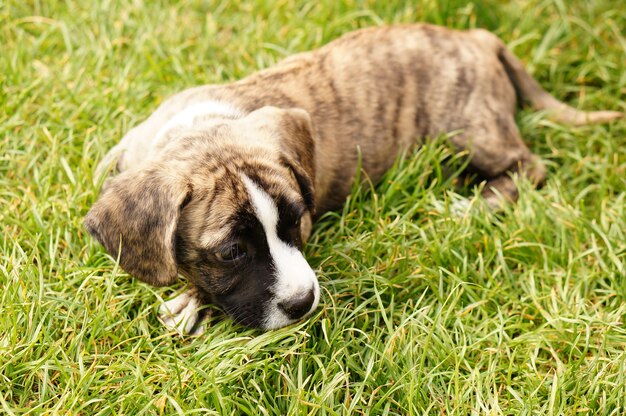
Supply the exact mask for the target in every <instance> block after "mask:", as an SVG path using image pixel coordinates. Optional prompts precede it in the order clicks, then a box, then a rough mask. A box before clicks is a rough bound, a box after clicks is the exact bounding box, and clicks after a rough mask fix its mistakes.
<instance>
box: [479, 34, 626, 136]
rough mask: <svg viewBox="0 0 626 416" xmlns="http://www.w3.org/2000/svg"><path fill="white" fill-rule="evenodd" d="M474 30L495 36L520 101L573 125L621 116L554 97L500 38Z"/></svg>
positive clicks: (620, 115)
mask: <svg viewBox="0 0 626 416" xmlns="http://www.w3.org/2000/svg"><path fill="white" fill-rule="evenodd" d="M475 33H476V34H477V35H479V36H480V37H481V40H486V39H485V37H487V36H489V37H490V39H489V40H490V41H491V42H493V41H494V40H495V42H496V44H495V46H496V48H497V49H496V50H497V54H498V58H499V60H500V62H501V63H502V65H503V66H504V69H505V70H506V73H507V75H508V77H509V79H510V80H511V83H512V84H513V86H514V87H515V92H516V94H517V99H518V100H519V101H520V104H522V103H524V102H529V103H530V105H531V106H532V108H534V109H536V110H547V111H548V112H549V113H550V117H551V118H553V119H554V120H555V121H558V122H562V123H567V124H572V125H575V126H581V125H584V124H592V123H606V122H608V121H610V120H615V119H618V118H621V117H624V113H621V112H619V111H580V110H577V109H575V108H574V107H571V106H569V105H567V104H565V103H564V102H561V101H559V100H557V99H556V98H554V97H553V96H552V95H550V94H549V93H548V92H547V91H546V90H544V89H543V88H541V85H539V83H538V82H537V81H535V79H534V78H533V77H532V76H531V75H530V74H529V73H528V72H526V69H525V68H524V65H523V64H522V62H521V61H520V60H519V59H518V58H517V57H516V56H515V55H514V54H513V53H512V52H511V51H509V50H508V49H507V47H506V45H504V43H503V42H502V41H501V40H500V39H499V38H497V37H496V36H495V35H493V34H491V33H489V32H487V31H484V30H476V31H475Z"/></svg>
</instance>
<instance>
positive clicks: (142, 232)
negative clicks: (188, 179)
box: [85, 166, 191, 286]
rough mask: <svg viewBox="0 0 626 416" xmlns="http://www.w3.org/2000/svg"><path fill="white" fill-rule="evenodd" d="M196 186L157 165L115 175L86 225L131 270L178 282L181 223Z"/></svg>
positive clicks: (154, 280)
mask: <svg viewBox="0 0 626 416" xmlns="http://www.w3.org/2000/svg"><path fill="white" fill-rule="evenodd" d="M190 198H191V186H190V185H188V184H186V183H185V182H184V180H183V179H182V178H179V177H173V176H168V175H166V174H164V173H163V172H160V171H159V169H156V168H155V167H154V166H152V167H149V168H145V169H142V170H130V171H126V172H124V173H122V174H120V175H118V176H116V177H114V178H112V179H110V182H109V183H108V184H107V187H106V189H105V190H104V191H102V194H101V195H100V198H99V199H98V201H97V202H96V203H95V204H94V205H93V207H92V208H91V210H90V211H89V213H87V216H86V218H85V227H86V228H87V230H88V231H89V233H90V234H91V235H93V236H94V237H95V238H96V239H97V240H98V241H99V242H100V243H101V244H102V245H103V246H104V247H105V248H106V249H107V251H108V252H109V253H110V254H111V255H112V256H113V257H118V256H119V262H120V266H122V268H123V269H124V270H125V271H127V272H128V273H129V274H131V275H133V276H135V277H137V278H138V279H140V280H142V281H144V282H146V283H150V284H152V285H154V286H165V285H168V284H171V283H173V282H175V281H176V279H177V277H178V268H177V266H176V258H175V251H174V245H175V238H176V227H177V225H178V218H179V216H180V211H181V209H182V208H183V207H184V205H185V204H186V203H187V202H188V201H189V200H190Z"/></svg>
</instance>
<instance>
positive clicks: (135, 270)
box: [85, 24, 622, 333]
mask: <svg viewBox="0 0 626 416" xmlns="http://www.w3.org/2000/svg"><path fill="white" fill-rule="evenodd" d="M525 102H528V103H530V104H531V105H532V106H533V107H534V108H535V109H538V110H549V111H550V112H551V113H552V115H553V117H554V118H555V119H556V120H557V121H561V122H565V123H571V124H574V125H580V124H586V123H595V122H606V121H609V120H612V119H615V118H618V117H621V116H622V114H621V113H618V112H610V111H600V112H582V111H578V110H575V109H574V108H572V107H569V106H567V105H566V104H564V103H562V102H560V101H558V100H556V99H555V98H554V97H552V96H551V95H550V94H548V93H547V92H546V91H544V90H543V89H542V88H541V87H540V86H539V84H538V83H537V82H536V81H535V80H534V79H533V78H531V76H530V75H529V74H528V73H527V72H526V71H525V70H524V68H523V66H522V64H521V63H520V61H519V60H518V59H517V58H516V57H515V56H514V55H513V54H512V53H511V52H509V51H508V50H507V49H506V47H505V45H504V44H503V43H502V41H500V40H499V39H498V38H497V37H496V36H494V35H493V34H491V33H489V32H487V31H484V30H480V29H478V30H471V31H467V32H459V31H454V30H449V29H445V28H441V27H435V26H431V25H425V24H417V25H406V26H388V27H376V28H369V29H364V30H358V31H356V32H352V33H349V34H347V35H345V36H343V37H341V38H339V39H338V40H335V41H334V42H331V43H329V44H328V45H326V46H324V47H322V48H320V49H318V50H316V51H313V52H307V53H301V54H298V55H295V56H292V57H290V58H288V59H286V60H285V61H283V62H281V63H279V64H277V65H275V66H273V67H271V68H269V69H266V70H263V71H261V72H258V73H256V74H253V75H251V76H249V77H247V78H245V79H243V80H241V81H237V82H234V83H231V84H227V85H210V86H202V87H197V88H192V89H188V90H185V91H183V92H181V93H179V94H176V95H174V96H173V97H171V98H169V99H168V100H166V101H165V102H164V103H163V104H162V105H161V106H160V107H159V108H158V109H157V110H156V111H155V112H154V113H153V114H152V115H151V116H150V117H149V118H148V119H147V120H145V121H144V122H143V123H141V124H140V125H138V126H137V127H135V128H133V129H132V130H131V131H130V132H128V134H127V135H126V136H125V137H124V138H123V139H122V141H121V142H120V143H119V144H118V145H117V146H115V147H114V148H113V149H112V150H111V151H110V152H109V153H108V154H107V156H106V157H105V158H104V160H103V161H102V162H101V165H100V168H99V169H98V171H97V174H98V175H101V174H104V173H105V172H106V171H107V170H108V168H109V167H110V166H112V165H115V167H116V170H117V171H118V172H119V174H118V175H117V176H114V177H112V178H110V179H108V180H107V182H106V183H105V186H104V189H103V191H102V193H101V195H100V198H99V199H98V201H97V202H96V203H95V204H94V206H93V207H92V208H91V210H90V211H89V213H88V214H87V217H86V219H85V225H86V228H87V230H88V231H89V232H90V233H91V234H92V235H93V236H94V237H95V238H96V239H97V240H98V241H99V242H100V243H102V244H103V245H104V247H105V248H106V249H107V251H108V252H109V253H111V255H112V256H113V257H116V258H119V264H120V265H121V266H122V268H123V269H124V270H125V271H127V272H128V273H129V274H131V275H133V276H135V277H137V278H138V279H140V280H142V281H144V282H147V283H150V284H152V285H155V286H165V285H170V284H172V283H174V282H176V281H177V279H178V277H179V275H181V276H183V277H184V278H185V279H186V280H187V281H188V283H189V290H188V291H187V292H186V293H184V294H182V295H180V296H179V297H177V298H175V299H173V300H171V301H169V302H167V303H166V304H165V305H163V307H162V311H161V319H162V321H163V322H164V323H165V325H166V326H167V327H168V328H177V329H178V330H180V331H182V332H184V333H197V332H198V331H199V330H200V329H201V325H200V321H201V320H202V308H201V307H202V306H203V305H205V304H207V303H212V304H215V305H218V306H219V307H221V308H222V309H223V310H224V311H225V312H226V313H227V314H228V315H229V316H231V317H232V318H233V319H234V320H235V321H237V322H239V323H240V324H243V325H246V326H250V327H258V328H262V329H272V328H279V327H282V326H285V325H289V324H291V323H293V322H296V321H298V320H300V319H302V318H304V317H306V316H307V315H309V314H311V313H312V312H313V311H314V310H315V309H316V307H317V305H318V302H319V298H320V289H319V284H318V282H317V279H316V275H315V273H314V271H313V270H312V269H311V267H310V266H309V265H308V264H307V262H306V260H305V259H304V257H303V255H302V253H301V249H302V244H303V242H304V241H306V239H307V237H308V236H309V234H310V232H311V224H312V221H313V220H314V219H315V218H316V217H318V216H320V215H321V214H323V213H324V212H326V211H328V210H333V209H337V208H339V207H340V206H341V205H342V203H343V202H344V200H345V198H346V196H347V195H348V194H349V193H350V190H351V188H352V186H353V181H354V177H355V173H356V171H357V167H358V163H359V157H360V158H361V163H362V169H363V170H364V171H365V172H366V174H367V175H368V176H369V178H371V179H372V180H373V181H376V180H378V179H379V178H380V177H381V175H383V173H384V172H385V171H386V170H387V169H389V167H390V166H391V165H392V164H393V162H394V160H395V159H396V157H397V155H398V153H399V152H402V151H404V150H406V149H409V148H411V147H412V146H415V145H419V143H420V141H421V140H423V139H425V138H428V137H435V136H438V135H440V134H443V133H447V132H452V131H458V132H459V133H458V134H456V135H454V136H453V137H452V138H451V140H452V143H453V145H454V146H455V148H456V149H458V150H459V151H460V150H468V151H469V155H470V156H469V157H470V162H469V163H470V168H471V169H472V171H474V172H477V173H478V174H479V175H480V176H481V177H482V179H484V180H485V181H486V184H485V187H484V190H483V191H482V197H483V198H484V199H485V201H486V202H487V204H489V206H491V207H493V208H498V207H499V206H501V204H502V203H503V202H505V201H515V200H516V199H517V196H518V190H517V188H516V186H515V183H514V181H513V179H512V177H511V175H512V174H513V173H517V174H518V175H522V176H525V177H526V178H528V179H529V180H530V181H532V182H533V183H535V184H540V183H541V182H542V181H543V180H544V176H545V169H544V166H543V164H542V163H541V161H540V160H539V158H538V157H536V156H535V155H533V154H532V153H531V152H530V150H529V149H528V148H527V147H526V145H525V144H524V142H523V141H522V138H521V137H520V133H519V130H518V128H517V126H516V124H515V119H514V113H515V110H516V105H517V104H521V103H525Z"/></svg>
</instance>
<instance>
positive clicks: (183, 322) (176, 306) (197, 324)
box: [159, 287, 206, 335]
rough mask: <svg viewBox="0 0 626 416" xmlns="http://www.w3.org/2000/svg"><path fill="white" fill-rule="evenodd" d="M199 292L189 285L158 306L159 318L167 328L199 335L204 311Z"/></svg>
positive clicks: (183, 333) (202, 329) (181, 332)
mask: <svg viewBox="0 0 626 416" xmlns="http://www.w3.org/2000/svg"><path fill="white" fill-rule="evenodd" d="M203 306H204V305H203V302H201V301H200V296H199V292H198V290H197V289H196V288H194V287H191V288H189V289H187V290H186V291H185V292H183V293H181V294H180V295H178V296H176V297H175V298H173V299H170V300H168V301H167V302H165V303H163V304H162V305H161V307H160V308H159V320H160V321H161V322H162V323H163V325H165V327H166V328H167V329H169V330H174V331H177V332H178V333H179V334H182V335H200V334H202V333H203V332H204V324H203V323H202V321H203V320H204V318H205V315H206V312H205V311H204V310H203Z"/></svg>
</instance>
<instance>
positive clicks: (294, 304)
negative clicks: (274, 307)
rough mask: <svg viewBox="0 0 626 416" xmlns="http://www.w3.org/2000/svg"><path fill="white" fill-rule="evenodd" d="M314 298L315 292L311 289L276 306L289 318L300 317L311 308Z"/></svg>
mask: <svg viewBox="0 0 626 416" xmlns="http://www.w3.org/2000/svg"><path fill="white" fill-rule="evenodd" d="M314 300H315V292H314V291H313V289H311V290H309V291H308V292H307V293H306V294H304V295H301V296H297V297H294V298H293V299H289V300H284V301H282V302H280V303H278V307H279V308H280V309H281V310H282V311H283V312H285V313H286V314H287V316H288V317H289V318H291V319H298V318H302V317H303V316H304V315H306V314H307V312H309V311H310V310H311V306H313V301H314Z"/></svg>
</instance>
